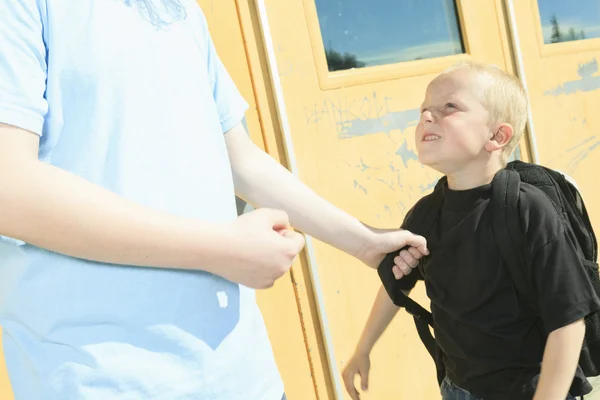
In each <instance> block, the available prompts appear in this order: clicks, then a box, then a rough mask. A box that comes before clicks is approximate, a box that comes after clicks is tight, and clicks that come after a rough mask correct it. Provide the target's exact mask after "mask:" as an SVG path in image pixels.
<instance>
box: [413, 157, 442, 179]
mask: <svg viewBox="0 0 600 400" xmlns="http://www.w3.org/2000/svg"><path fill="white" fill-rule="evenodd" d="M419 162H420V163H421V164H423V165H425V166H426V167H429V168H431V169H433V170H435V171H437V172H439V173H441V174H444V175H445V174H446V172H445V170H446V168H444V163H443V162H441V160H439V159H438V158H435V157H427V156H424V155H421V154H419Z"/></svg>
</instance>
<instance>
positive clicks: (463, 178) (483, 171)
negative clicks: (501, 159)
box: [446, 163, 504, 190]
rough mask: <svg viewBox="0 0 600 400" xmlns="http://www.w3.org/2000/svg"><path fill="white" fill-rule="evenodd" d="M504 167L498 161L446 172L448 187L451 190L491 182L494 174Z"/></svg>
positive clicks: (464, 188) (470, 187) (467, 188)
mask: <svg viewBox="0 0 600 400" xmlns="http://www.w3.org/2000/svg"><path fill="white" fill-rule="evenodd" d="M502 168H504V167H503V166H502V165H500V164H499V163H486V164H485V165H483V166H481V165H479V166H475V165H470V166H467V167H466V168H463V169H460V170H456V171H452V172H451V173H448V174H446V177H447V178H448V188H449V189H451V190H469V189H473V188H476V187H479V186H483V185H487V184H489V183H491V182H492V180H493V179H494V176H496V174H497V173H498V171H500V170H501V169H502Z"/></svg>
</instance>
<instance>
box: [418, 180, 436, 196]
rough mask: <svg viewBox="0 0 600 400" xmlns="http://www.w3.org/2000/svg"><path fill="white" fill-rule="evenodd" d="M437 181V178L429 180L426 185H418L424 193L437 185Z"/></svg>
mask: <svg viewBox="0 0 600 400" xmlns="http://www.w3.org/2000/svg"><path fill="white" fill-rule="evenodd" d="M437 183H438V180H437V179H436V180H435V181H433V182H430V183H428V184H427V185H419V189H420V190H421V193H425V192H428V191H430V190H432V189H433V188H434V187H435V185H437Z"/></svg>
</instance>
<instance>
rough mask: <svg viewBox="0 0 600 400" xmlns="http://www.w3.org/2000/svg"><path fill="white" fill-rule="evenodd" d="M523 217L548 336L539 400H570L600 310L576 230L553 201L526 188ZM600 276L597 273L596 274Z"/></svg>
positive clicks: (539, 386)
mask: <svg viewBox="0 0 600 400" xmlns="http://www.w3.org/2000/svg"><path fill="white" fill-rule="evenodd" d="M520 213H521V221H522V224H523V228H524V229H523V230H524V232H525V233H526V236H527V247H528V249H527V250H528V251H527V254H528V257H529V260H528V263H527V264H528V265H529V266H530V267H531V270H529V271H528V272H529V274H530V277H531V279H532V282H533V292H534V295H535V297H536V298H537V305H538V307H537V310H535V312H536V313H537V314H538V316H539V318H540V320H541V322H542V325H543V328H544V331H545V332H546V333H547V334H548V339H547V342H546V347H545V350H544V357H543V362H542V369H541V375H540V380H539V383H538V386H537V390H536V395H535V397H534V399H535V400H541V399H543V400H547V399H550V400H551V399H561V400H563V399H565V398H566V397H567V393H568V392H569V389H570V387H571V384H572V382H573V378H574V376H575V372H576V369H577V365H578V360H579V355H580V353H581V347H582V342H583V335H584V333H585V325H584V323H583V318H585V317H586V316H587V315H589V314H591V313H594V312H596V311H598V310H599V309H600V300H599V299H598V296H597V295H596V292H595V291H594V288H593V286H592V283H591V281H590V278H589V275H588V271H587V270H586V268H588V267H586V266H584V264H583V260H582V258H581V255H580V254H579V252H578V248H577V244H576V239H575V238H574V235H573V233H572V231H570V230H569V228H568V227H567V225H566V224H565V223H564V221H563V220H562V219H561V216H560V215H559V213H558V212H557V211H556V209H555V208H554V206H553V204H552V202H551V201H550V199H549V198H548V197H547V196H546V195H544V193H542V192H541V191H539V190H536V189H535V188H532V187H530V186H527V185H524V186H522V187H521V195H520ZM596 273H597V272H596Z"/></svg>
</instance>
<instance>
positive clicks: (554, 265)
mask: <svg viewBox="0 0 600 400" xmlns="http://www.w3.org/2000/svg"><path fill="white" fill-rule="evenodd" d="M532 266H533V278H534V282H535V287H536V293H537V296H538V298H539V305H540V312H541V317H542V320H543V323H544V326H545V328H546V331H547V332H552V331H554V330H556V329H559V328H562V327H564V326H567V325H569V324H571V323H573V322H575V321H577V320H579V319H581V318H584V317H586V316H587V315H589V314H591V313H593V312H596V311H598V310H600V300H599V299H598V296H597V295H596V293H595V291H594V289H593V287H592V283H591V281H590V278H589V274H588V271H587V270H586V268H592V267H591V266H585V265H584V264H583V262H582V260H581V258H580V257H579V255H578V253H577V250H576V247H575V243H574V242H573V239H572V238H571V237H570V236H569V235H568V233H567V232H565V231H564V230H563V231H562V232H561V233H560V234H559V235H557V237H556V239H554V240H552V241H551V242H549V243H548V244H546V246H544V247H541V248H540V249H538V250H537V252H536V254H535V255H534V257H533V260H532ZM596 273H597V271H596Z"/></svg>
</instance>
